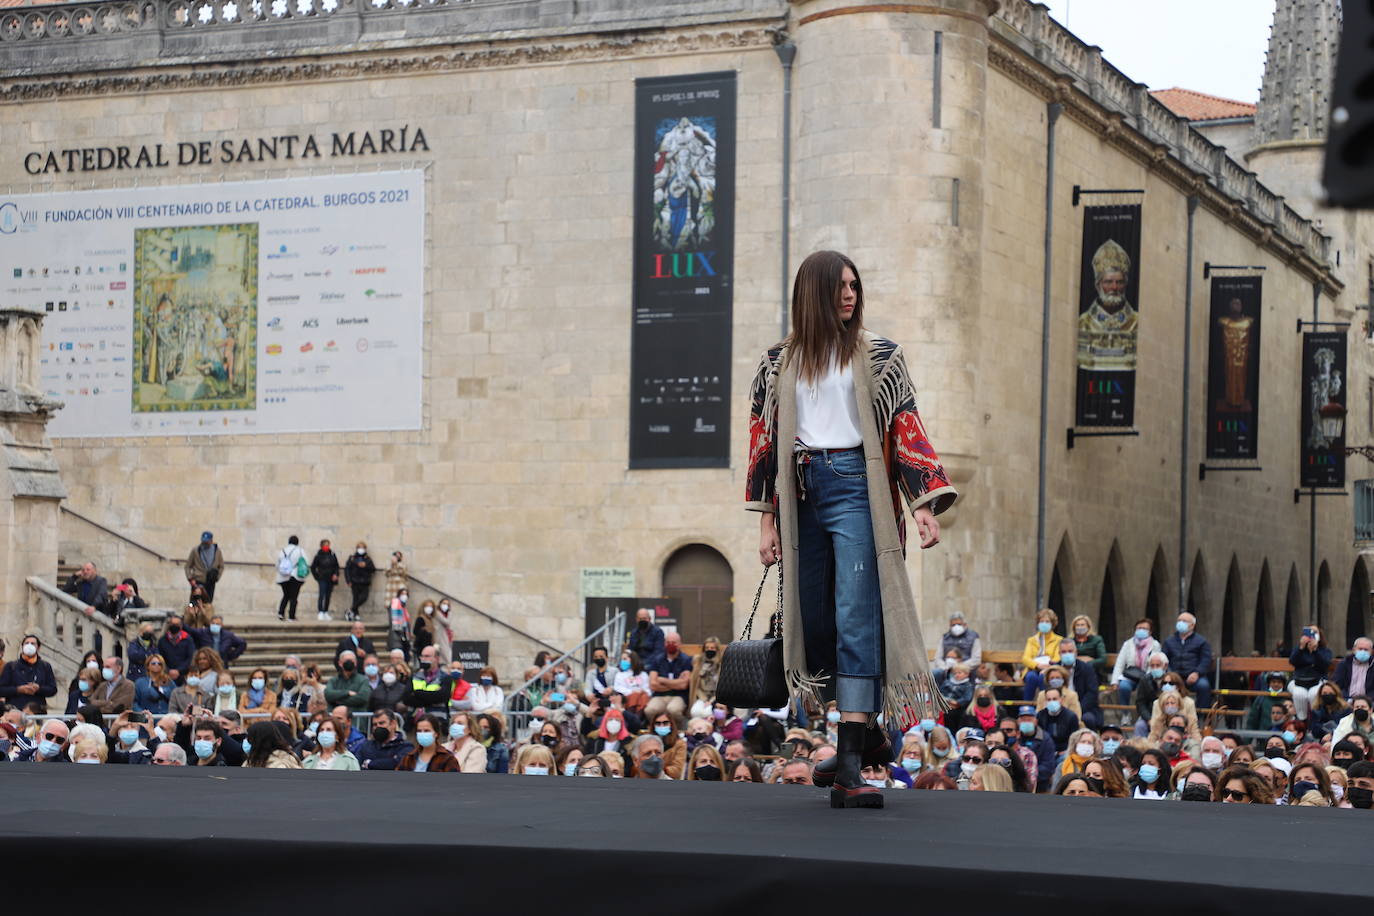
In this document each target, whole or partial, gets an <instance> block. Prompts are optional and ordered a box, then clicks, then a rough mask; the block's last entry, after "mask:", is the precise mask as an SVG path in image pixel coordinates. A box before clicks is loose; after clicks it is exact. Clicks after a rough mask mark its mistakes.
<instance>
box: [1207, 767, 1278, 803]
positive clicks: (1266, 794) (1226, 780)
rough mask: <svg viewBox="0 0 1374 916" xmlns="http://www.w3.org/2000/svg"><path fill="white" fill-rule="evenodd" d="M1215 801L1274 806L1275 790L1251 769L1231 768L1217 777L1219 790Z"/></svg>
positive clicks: (1214, 797)
mask: <svg viewBox="0 0 1374 916" xmlns="http://www.w3.org/2000/svg"><path fill="white" fill-rule="evenodd" d="M1213 799H1214V800H1215V801H1219V802H1222V803H1223V804H1232V805H1236V804H1240V805H1272V804H1273V803H1274V790H1273V789H1272V788H1271V787H1270V785H1269V783H1268V782H1267V781H1266V780H1265V779H1264V778H1263V777H1261V776H1260V775H1259V774H1258V773H1256V772H1255V771H1253V770H1251V769H1250V768H1249V767H1244V766H1229V767H1227V768H1226V769H1224V770H1222V771H1221V773H1220V775H1218V776H1217V790H1216V794H1215V795H1214V796H1213Z"/></svg>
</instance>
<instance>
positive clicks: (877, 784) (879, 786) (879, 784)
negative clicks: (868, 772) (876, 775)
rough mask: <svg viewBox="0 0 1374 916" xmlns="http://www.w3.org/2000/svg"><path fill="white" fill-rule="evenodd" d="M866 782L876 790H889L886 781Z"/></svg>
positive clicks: (873, 780) (872, 780) (871, 780)
mask: <svg viewBox="0 0 1374 916" xmlns="http://www.w3.org/2000/svg"><path fill="white" fill-rule="evenodd" d="M864 782H866V783H868V784H869V785H870V786H872V787H873V788H875V789H885V788H887V780H885V779H865V780H864Z"/></svg>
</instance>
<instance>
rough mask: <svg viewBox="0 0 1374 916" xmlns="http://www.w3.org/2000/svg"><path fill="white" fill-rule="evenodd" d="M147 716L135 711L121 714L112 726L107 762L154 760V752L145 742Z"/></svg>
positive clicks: (141, 762)
mask: <svg viewBox="0 0 1374 916" xmlns="http://www.w3.org/2000/svg"><path fill="white" fill-rule="evenodd" d="M135 717H136V718H137V721H135ZM146 718H147V716H146V715H140V714H139V713H133V712H122V713H120V714H119V718H117V719H115V720H114V722H113V723H112V724H111V726H110V738H111V742H112V743H111V744H110V746H109V750H110V754H109V757H108V759H107V762H109V763H118V764H132V765H146V764H148V763H151V762H152V759H153V752H152V750H151V749H150V748H149V747H148V745H146V744H144V743H143V738H144V735H145V731H144V728H145V724H144V723H145V720H146ZM153 743H154V744H156V743H157V742H156V741H154V742H153Z"/></svg>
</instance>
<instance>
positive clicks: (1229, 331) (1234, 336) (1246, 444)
mask: <svg viewBox="0 0 1374 916" xmlns="http://www.w3.org/2000/svg"><path fill="white" fill-rule="evenodd" d="M1260 284H1261V278H1260V277H1258V276H1252V277H1213V278H1212V306H1211V310H1210V312H1209V315H1208V320H1207V327H1208V344H1207V457H1208V458H1256V457H1258V455H1259V375H1260V305H1261V296H1260Z"/></svg>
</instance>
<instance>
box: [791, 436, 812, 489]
mask: <svg viewBox="0 0 1374 916" xmlns="http://www.w3.org/2000/svg"><path fill="white" fill-rule="evenodd" d="M810 463H811V451H810V450H809V449H797V450H796V451H794V452H793V453H792V467H793V469H794V471H795V472H796V475H797V499H798V500H799V501H801V500H805V499H806V465H808V464H810Z"/></svg>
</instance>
